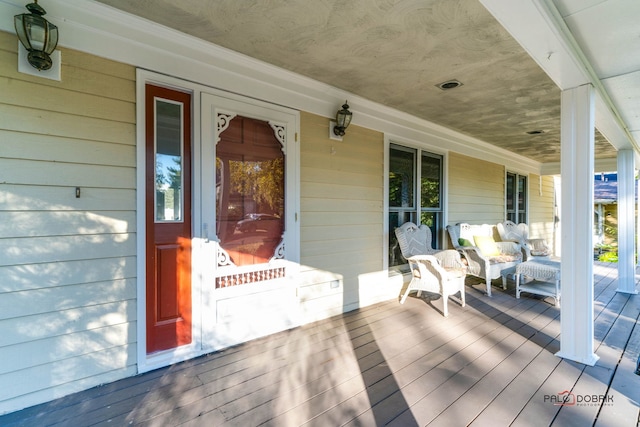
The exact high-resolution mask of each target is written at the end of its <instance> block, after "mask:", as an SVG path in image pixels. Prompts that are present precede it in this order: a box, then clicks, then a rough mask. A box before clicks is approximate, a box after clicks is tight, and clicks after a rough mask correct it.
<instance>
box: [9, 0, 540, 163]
mask: <svg viewBox="0 0 640 427" xmlns="http://www.w3.org/2000/svg"><path fill="white" fill-rule="evenodd" d="M46 10H47V12H48V13H47V18H48V19H49V20H50V21H51V22H53V23H55V24H56V25H58V27H59V29H60V45H61V46H64V47H68V48H71V49H76V50H80V51H83V52H87V53H91V54H94V55H97V56H101V57H105V58H108V59H112V60H115V61H120V62H124V63H127V64H131V65H134V66H136V67H139V68H144V69H147V70H152V71H154V72H158V73H162V74H166V75H169V76H173V77H176V78H180V79H184V80H188V81H192V82H198V83H200V84H203V85H207V86H211V87H214V88H218V89H221V90H224V91H228V92H232V93H237V94H242V95H245V96H253V97H257V95H256V94H259V98H260V99H261V100H263V101H267V102H270V103H274V104H279V105H283V106H286V107H289V108H294V109H298V110H301V111H307V112H310V113H314V114H318V115H321V116H324V117H333V116H334V115H335V111H336V109H337V108H338V107H339V105H340V104H341V103H342V102H344V99H348V100H349V105H351V108H352V110H353V111H354V113H355V114H354V119H353V123H354V124H355V125H358V126H364V127H367V128H369V129H373V130H377V131H380V132H383V133H389V134H392V135H394V136H396V137H401V138H407V139H410V140H419V141H429V142H430V143H433V142H435V143H438V145H441V146H443V147H447V149H449V150H451V151H455V152H458V153H461V154H465V155H469V156H472V157H476V158H478V159H482V160H487V161H491V162H494V163H503V164H505V165H506V166H507V167H515V166H516V165H517V166H519V167H520V168H523V169H526V170H527V171H528V172H531V173H540V168H541V164H540V163H539V162H536V161H533V160H531V159H528V158H526V157H523V156H519V155H517V154H515V153H512V152H509V151H507V150H504V149H501V148H498V147H496V146H494V145H491V144H488V143H486V142H484V141H480V140H478V139H475V138H471V137H468V136H466V135H463V134H460V133H457V132H455V131H452V130H450V129H448V128H445V127H443V126H439V125H436V124H434V123H431V122H429V121H426V120H423V119H419V118H417V117H414V116H411V115H409V114H406V113H402V112H400V111H397V110H394V109H391V108H389V107H386V106H383V105H381V104H377V103H374V102H371V101H368V100H366V99H364V98H361V97H358V96H356V95H354V94H351V93H348V92H345V91H342V90H339V89H337V88H335V87H332V86H329V85H326V84H324V83H320V82H317V81H315V80H312V79H310V78H307V77H304V76H301V75H299V74H296V73H293V72H290V71H286V70H284V69H281V68H278V67H275V66H273V65H270V64H267V63H264V62H262V61H258V60H256V59H254V58H250V57H248V56H246V55H242V54H239V53H237V52H234V51H231V50H229V49H225V48H222V47H220V46H217V45H214V44H211V43H208V42H205V41H202V40H200V39H197V38H194V37H192V36H189V35H186V34H184V33H180V32H178V31H175V30H172V29H169V28H166V27H163V26H161V25H158V24H154V23H152V22H150V21H147V20H144V19H141V18H138V17H135V16H132V15H129V14H126V13H124V12H121V11H119V10H117V9H114V8H112V7H109V6H106V5H103V4H101V3H97V2H94V1H90V0H64V1H63V0H48V1H47V5H46ZM23 11H24V5H23V3H22V2H18V1H17V0H0V30H4V31H8V32H11V33H13V32H14V28H13V15H16V14H18V13H22V12H23Z"/></svg>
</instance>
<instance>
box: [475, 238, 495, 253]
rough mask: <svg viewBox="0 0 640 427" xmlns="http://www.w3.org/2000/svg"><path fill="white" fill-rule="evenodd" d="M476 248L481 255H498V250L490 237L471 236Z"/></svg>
mask: <svg viewBox="0 0 640 427" xmlns="http://www.w3.org/2000/svg"><path fill="white" fill-rule="evenodd" d="M473 240H474V241H475V242H476V246H477V247H478V249H480V252H482V255H484V256H488V257H492V256H498V255H500V249H499V248H498V245H496V242H495V240H493V237H491V236H473Z"/></svg>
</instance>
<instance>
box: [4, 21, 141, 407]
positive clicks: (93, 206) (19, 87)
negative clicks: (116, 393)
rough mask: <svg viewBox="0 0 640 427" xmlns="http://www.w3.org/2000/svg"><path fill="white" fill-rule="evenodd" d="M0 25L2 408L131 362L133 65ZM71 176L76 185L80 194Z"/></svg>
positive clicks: (77, 386) (51, 394) (117, 373)
mask: <svg viewBox="0 0 640 427" xmlns="http://www.w3.org/2000/svg"><path fill="white" fill-rule="evenodd" d="M16 48H17V45H16V41H15V36H14V35H13V34H8V33H0V85H1V86H2V88H3V89H2V96H1V97H0V141H2V144H1V145H0V306H1V307H0V308H1V310H0V359H2V360H3V364H2V366H1V367H0V413H4V412H8V411H12V410H16V409H20V408H22V407H25V406H29V405H33V404H36V403H40V402H42V401H46V400H50V399H52V398H55V397H58V396H62V395H65V394H68V393H71V392H74V391H78V390H82V389H86V388H88V387H91V386H93V385H97V384H100V383H103V382H105V381H111V380H115V379H118V378H122V377H124V376H127V375H131V374H134V373H135V372H136V367H135V362H136V353H135V352H136V287H137V280H136V231H137V230H136V212H135V206H136V198H135V197H136V170H135V165H136V153H135V142H136V140H135V131H136V127H135V70H134V69H133V68H132V67H129V66H125V65H123V64H117V63H113V62H111V61H107V60H104V59H101V58H96V57H92V56H89V55H86V54H82V53H78V52H73V51H67V50H63V53H62V55H63V56H62V57H63V61H64V62H63V65H62V67H63V70H62V77H63V80H62V81H61V82H57V81H52V80H47V79H39V78H37V77H31V76H27V75H25V74H20V73H18V72H17V71H16V68H17V67H16V61H17V54H16ZM76 187H79V188H80V195H79V196H80V197H76Z"/></svg>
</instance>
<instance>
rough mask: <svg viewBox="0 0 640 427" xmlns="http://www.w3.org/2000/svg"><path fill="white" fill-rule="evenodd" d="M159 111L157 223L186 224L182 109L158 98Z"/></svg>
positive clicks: (156, 104)
mask: <svg viewBox="0 0 640 427" xmlns="http://www.w3.org/2000/svg"><path fill="white" fill-rule="evenodd" d="M155 111H156V123H155V127H156V132H155V135H156V141H155V150H156V152H155V176H156V178H155V188H156V189H155V206H156V221H157V222H167V221H182V219H183V218H182V212H183V197H182V188H183V185H182V169H183V153H182V105H181V104H177V103H173V102H168V101H165V100H162V99H157V98H156V102H155Z"/></svg>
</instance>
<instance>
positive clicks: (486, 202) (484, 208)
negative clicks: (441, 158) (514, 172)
mask: <svg viewBox="0 0 640 427" xmlns="http://www.w3.org/2000/svg"><path fill="white" fill-rule="evenodd" d="M448 172H449V185H448V187H449V188H448V189H449V199H448V204H449V212H448V218H449V219H448V223H449V224H457V223H459V222H468V223H470V224H485V223H486V224H497V223H498V222H500V221H502V220H503V219H504V179H505V178H504V173H505V172H504V166H502V165H499V164H496V163H491V162H487V161H483V160H478V159H474V158H472V157H467V156H463V155H461V154H457V153H450V154H449V170H448Z"/></svg>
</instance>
